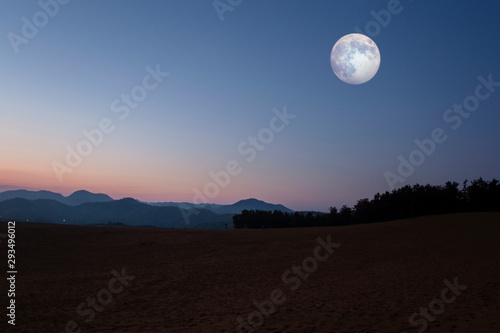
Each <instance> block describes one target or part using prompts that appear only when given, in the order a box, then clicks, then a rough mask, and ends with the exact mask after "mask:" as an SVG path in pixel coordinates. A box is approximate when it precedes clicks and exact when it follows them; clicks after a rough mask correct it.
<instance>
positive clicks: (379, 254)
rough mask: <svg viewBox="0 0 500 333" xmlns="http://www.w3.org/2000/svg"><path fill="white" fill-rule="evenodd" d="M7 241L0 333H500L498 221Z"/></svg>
mask: <svg viewBox="0 0 500 333" xmlns="http://www.w3.org/2000/svg"><path fill="white" fill-rule="evenodd" d="M0 227H1V229H0V232H3V233H5V230H6V224H5V223H2V224H1V225H0ZM329 235H330V241H329V240H328V238H329ZM318 237H320V238H321V239H322V241H320V242H318V240H317V238H318ZM1 240H2V244H0V247H1V249H2V252H1V257H2V261H6V257H7V251H6V247H5V244H6V243H5V239H1ZM16 241H17V243H16V246H17V247H16V251H17V253H16V256H17V257H16V264H17V270H18V274H17V280H16V326H15V328H14V327H12V326H10V325H7V323H6V318H7V319H8V317H6V315H5V313H2V315H1V316H0V331H1V332H34V333H45V332H57V333H61V332H252V331H258V332H339V333H340V332H384V333H387V332H402V331H405V330H406V331H407V332H408V333H409V332H417V331H418V330H420V331H424V330H425V331H427V332H479V333H482V332H496V333H497V332H500V319H499V318H500V317H499V316H498V314H499V313H500V213H479V214H461V215H458V214H456V215H446V216H433V217H424V218H417V219H410V220H404V221H395V222H389V223H378V224H370V225H358V226H352V227H336V228H306V229H273V230H221V231H191V230H165V229H163V230H162V229H132V228H108V227H75V226H59V225H48V224H31V223H17V225H16ZM329 242H330V245H328V244H327V243H329ZM331 243H335V244H340V246H338V245H335V244H333V245H332V244H331ZM321 244H322V245H321ZM330 252H331V253H330ZM294 265H295V268H294ZM3 267H5V265H4V266H3ZM5 271H6V270H4V272H5ZM445 280H447V282H445ZM453 285H455V286H453ZM0 287H1V295H2V298H1V300H2V304H1V307H2V309H3V310H2V312H6V306H7V303H6V299H7V297H6V291H7V289H8V286H7V284H6V283H5V279H2V282H1V283H0ZM255 304H257V305H255ZM429 307H430V308H431V309H430V310H427V309H426V308H429ZM258 308H260V310H259V309H258ZM77 311H78V312H77ZM414 313H416V314H414ZM412 314H413V315H412ZM410 317H411V318H412V320H413V323H414V326H412V325H410V323H409V321H408V320H409V319H410ZM249 321H250V322H249Z"/></svg>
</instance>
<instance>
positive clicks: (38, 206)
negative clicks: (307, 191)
mask: <svg viewBox="0 0 500 333" xmlns="http://www.w3.org/2000/svg"><path fill="white" fill-rule="evenodd" d="M245 209H246V210H270V211H274V210H280V211H283V212H292V210H290V209H288V208H287V207H285V206H283V205H274V204H270V203H267V202H264V201H261V200H257V199H247V200H241V201H238V202H236V203H234V204H232V205H217V204H191V203H175V202H157V203H147V202H140V201H138V200H136V199H133V198H124V199H120V200H114V199H113V198H111V197H110V196H108V195H106V194H102V193H97V194H96V193H91V192H88V191H84V190H80V191H76V192H74V193H72V194H71V195H69V196H67V197H65V196H63V195H62V194H59V193H55V192H50V191H28V190H12V191H5V192H0V218H1V219H9V220H19V221H33V222H46V223H64V224H84V225H90V224H93V225H102V224H106V225H108V224H111V225H128V226H153V227H164V228H197V229H224V228H226V227H228V228H232V216H233V215H234V214H239V213H241V212H242V211H243V210H245Z"/></svg>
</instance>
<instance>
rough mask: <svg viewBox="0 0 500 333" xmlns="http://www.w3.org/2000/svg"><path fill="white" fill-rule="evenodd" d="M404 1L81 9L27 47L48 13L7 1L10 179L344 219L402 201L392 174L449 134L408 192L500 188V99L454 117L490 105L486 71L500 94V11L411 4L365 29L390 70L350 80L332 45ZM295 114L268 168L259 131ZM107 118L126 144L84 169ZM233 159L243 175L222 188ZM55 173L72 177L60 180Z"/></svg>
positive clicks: (2, 8) (112, 139) (2, 177)
mask: <svg viewBox="0 0 500 333" xmlns="http://www.w3.org/2000/svg"><path fill="white" fill-rule="evenodd" d="M50 2H51V1H43V0H42V3H50ZM223 2H226V1H223ZM393 3H394V2H393V1H366V2H362V1H315V2H311V1H272V2H270V1H263V0H262V1H255V0H253V1H249V0H248V1H247V0H243V1H242V2H241V4H240V5H238V6H236V7H234V8H232V9H233V10H232V11H227V12H225V13H224V14H223V16H224V20H223V21H221V20H220V18H219V16H218V14H217V12H216V10H215V8H214V6H213V3H212V1H117V0H115V1H93V0H91V1H79V0H72V1H70V2H69V3H67V4H65V5H60V6H59V7H60V8H59V11H58V12H57V13H56V14H55V15H54V16H53V17H49V19H48V22H47V24H46V25H45V24H43V23H44V22H43V15H42V16H40V15H39V17H38V18H36V19H41V20H42V21H40V22H41V23H42V24H41V25H42V26H41V27H39V28H38V32H37V33H36V34H35V36H31V37H30V38H26V40H27V43H23V44H19V45H18V52H17V53H16V52H15V48H16V47H13V44H12V42H11V41H10V40H9V38H10V39H12V36H13V35H12V34H10V35H9V33H14V34H16V35H17V36H21V37H22V36H23V32H22V27H23V25H24V24H25V21H23V17H26V19H27V20H28V21H30V22H33V20H34V18H33V16H34V15H35V16H36V13H37V12H39V11H40V10H41V7H40V5H39V3H38V2H37V1H22V2H19V1H15V0H5V1H2V3H1V4H0V30H1V33H2V34H3V36H5V37H4V38H3V39H2V42H1V44H0V48H1V57H0V59H1V61H0V73H1V74H2V78H1V80H0V91H1V94H2V96H1V98H0V112H1V114H2V124H1V125H0V126H1V131H0V133H1V134H0V135H1V142H3V144H1V145H0V147H1V152H2V156H3V157H4V159H5V162H4V163H2V165H1V166H0V181H1V183H2V184H3V185H15V186H27V187H34V188H45V189H52V190H58V191H61V192H63V193H69V192H72V191H74V190H77V189H80V188H85V189H88V190H92V191H99V192H106V193H109V194H111V195H112V196H114V197H122V196H133V197H137V198H139V199H143V200H154V201H193V199H194V195H195V193H197V190H199V191H200V192H201V193H205V192H207V191H208V192H207V193H208V194H209V195H206V197H208V199H209V201H212V202H217V203H229V202H234V201H237V200H239V199H242V198H248V197H258V198H260V199H263V200H266V201H270V202H279V203H283V204H285V205H288V206H290V207H291V208H293V209H317V210H327V209H328V207H329V206H332V205H338V206H340V205H342V204H353V203H355V200H356V199H359V198H363V197H371V196H372V195H373V194H375V193H376V192H383V191H386V190H389V189H390V187H389V185H388V183H387V181H386V179H385V177H384V173H386V172H387V171H389V172H392V173H393V174H395V175H398V165H399V164H400V161H399V160H398V157H399V156H400V155H401V156H402V157H403V158H405V159H408V158H409V157H410V154H411V153H412V152H413V151H414V150H415V149H417V148H418V147H417V146H416V144H415V142H414V141H415V140H416V139H418V140H424V139H426V138H430V137H431V132H432V131H433V130H434V129H436V128H441V129H443V132H444V135H447V140H446V141H445V142H443V143H439V144H436V148H435V151H433V152H432V153H431V154H429V155H430V156H425V160H424V161H423V163H421V165H418V166H416V167H415V168H414V169H415V170H414V171H412V172H411V174H410V175H408V176H405V177H402V178H404V182H399V183H397V184H396V185H395V186H396V187H399V186H401V185H404V184H414V183H421V184H426V183H431V184H440V183H443V182H445V181H447V180H456V181H463V180H464V179H466V178H468V179H473V178H477V177H479V176H482V177H484V178H488V179H490V178H493V177H498V170H500V158H499V154H498V144H499V142H500V131H499V130H498V127H499V124H500V114H499V106H500V87H498V88H497V89H498V91H494V92H490V94H489V96H488V97H487V98H484V100H482V101H480V104H479V107H478V109H477V110H476V111H474V112H473V113H472V114H471V115H470V116H469V117H468V118H466V119H463V120H462V123H461V125H460V127H458V128H457V129H453V128H452V125H456V121H451V120H449V121H448V122H446V121H445V120H444V119H443V115H444V114H445V113H446V111H447V109H449V108H453V105H454V104H455V103H457V104H460V103H463V102H464V100H465V99H466V98H468V97H469V96H473V95H474V94H475V91H476V87H477V86H478V84H479V81H478V79H477V77H478V76H483V77H484V78H488V76H489V75H491V77H492V80H493V81H499V82H500V62H499V55H500V39H499V36H500V20H499V19H498V18H499V17H500V2H499V1H476V2H472V1H453V2H451V1H423V0H420V1H418V0H413V1H409V0H406V1H401V2H400V5H399V7H398V8H399V11H400V13H399V14H396V15H392V18H391V21H390V22H389V23H388V24H386V26H385V27H380V31H378V32H377V33H373V32H370V31H368V32H366V33H367V34H368V35H369V36H370V33H371V35H372V36H370V37H372V39H373V40H374V41H375V42H376V43H377V45H378V47H379V49H380V52H381V58H382V62H381V66H380V69H379V72H378V73H377V75H376V76H375V77H374V78H373V79H372V80H371V81H369V82H368V83H366V84H363V85H359V86H352V85H348V84H346V83H344V82H342V81H340V80H339V79H338V78H337V77H336V76H335V75H334V73H333V72H332V70H331V68H330V63H329V55H330V51H331V48H332V46H333V45H334V44H335V42H336V41H337V40H338V39H339V38H341V37H342V36H344V35H346V34H349V33H353V32H355V28H356V27H358V28H360V29H361V30H362V31H365V26H366V24H369V22H371V21H374V18H373V16H372V15H371V12H372V11H375V12H380V11H381V10H386V9H387V8H388V5H389V6H391V4H393ZM47 17H48V16H47ZM372 27H373V24H372ZM9 36H10V37H9ZM158 65H159V68H160V69H161V71H164V72H168V73H169V76H168V77H165V78H164V79H163V81H162V82H161V83H159V84H158V87H156V88H155V89H153V90H152V91H149V92H148V95H147V98H145V99H144V100H143V101H141V102H140V103H138V106H137V107H136V108H133V109H131V110H130V111H131V112H130V114H129V115H128V116H127V117H126V119H120V118H119V117H118V115H119V114H118V113H116V112H113V109H112V107H111V105H112V103H113V102H114V101H115V100H116V99H117V98H118V99H119V98H120V96H121V95H122V94H130V92H131V90H132V89H134V87H136V86H137V85H138V84H141V83H142V82H143V78H144V76H145V75H147V74H148V71H147V69H146V68H147V67H149V68H150V69H155V68H157V66H158ZM483 89H487V88H483ZM481 91H483V92H484V91H486V90H481ZM468 101H469V102H471V101H472V102H474V101H473V100H472V99H469V100H468ZM115 106H116V105H115ZM285 107H286V110H287V112H288V113H289V114H293V115H296V117H295V118H293V119H291V118H290V121H289V123H288V124H286V126H284V129H283V130H282V131H279V132H275V133H273V137H272V139H270V140H269V141H270V142H268V143H266V144H265V145H264V146H265V148H263V149H262V150H258V149H256V148H255V149H254V152H255V156H253V155H254V154H251V153H250V147H251V144H250V141H249V139H248V137H249V136H257V134H258V133H259V132H261V131H262V130H263V129H265V128H268V127H269V126H270V122H271V121H272V119H273V117H275V116H276V113H274V112H273V109H277V110H280V112H281V113H282V112H283V109H284V108H285ZM449 117H451V114H448V118H449ZM105 118H108V119H111V120H112V122H113V126H114V128H113V131H112V133H108V134H105V135H104V136H103V139H102V140H101V141H100V142H99V144H98V145H95V147H93V148H92V152H91V153H90V154H88V156H83V157H82V159H81V161H80V162H79V163H77V165H74V166H68V164H67V163H66V162H65V158H66V156H67V154H68V150H67V147H70V148H71V147H73V148H74V149H77V146H78V144H79V143H80V142H82V140H85V138H86V137H85V136H84V135H83V134H82V131H83V130H88V131H90V130H92V129H93V128H96V127H98V126H99V123H100V121H101V120H102V119H105ZM264 134H265V133H264ZM238 147H240V149H238ZM242 152H246V153H242ZM415 154H417V155H418V153H415ZM415 154H414V156H413V157H415V158H418V157H419V156H417V155H415ZM252 156H253V157H254V158H253V159H252V158H251V157H252ZM249 160H250V161H249ZM229 161H236V162H237V163H238V167H239V169H238V170H239V172H238V174H235V175H230V179H229V183H228V184H227V185H226V183H227V182H226V179H222V178H220V179H219V181H220V182H221V184H223V183H224V184H223V185H218V186H219V188H218V189H215V188H214V187H213V186H212V187H211V186H210V185H208V187H207V184H209V183H211V182H214V180H213V177H211V176H210V174H209V173H210V172H213V174H220V173H219V172H220V171H221V170H224V169H226V167H227V163H228V162H229ZM55 162H56V165H59V166H61V165H66V167H68V168H69V167H71V173H70V172H65V173H61V172H60V174H59V175H60V176H61V177H59V178H58V177H57V172H55V171H54V163H55ZM57 163H59V164H57ZM59 170H61V169H59ZM399 176H401V175H399ZM221 179H222V180H221ZM225 182H226V183H225ZM205 190H207V191H205ZM205 194H206V193H205Z"/></svg>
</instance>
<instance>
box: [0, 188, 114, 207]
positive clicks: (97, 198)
mask: <svg viewBox="0 0 500 333" xmlns="http://www.w3.org/2000/svg"><path fill="white" fill-rule="evenodd" d="M17 198H20V199H27V200H40V199H47V200H55V201H58V202H60V203H63V204H66V205H70V206H77V205H81V204H83V203H88V202H109V201H113V198H111V197H110V196H109V195H107V194H103V193H91V192H89V191H85V190H79V191H76V192H73V193H72V194H70V195H69V196H67V197H65V196H63V195H62V194H60V193H56V192H51V191H45V190H42V191H29V190H10V191H4V192H0V201H4V200H9V199H17Z"/></svg>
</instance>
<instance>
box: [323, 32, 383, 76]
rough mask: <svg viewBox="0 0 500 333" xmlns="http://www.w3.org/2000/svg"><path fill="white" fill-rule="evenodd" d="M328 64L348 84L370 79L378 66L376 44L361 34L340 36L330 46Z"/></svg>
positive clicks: (378, 53) (378, 58)
mask: <svg viewBox="0 0 500 333" xmlns="http://www.w3.org/2000/svg"><path fill="white" fill-rule="evenodd" d="M330 65H331V66H332V70H333V72H334V73H335V75H337V77H338V78H339V79H341V80H342V81H344V82H346V83H349V84H362V83H366V82H368V81H370V80H371V79H372V78H373V77H374V76H375V74H377V71H378V68H379V67H380V51H379V50H378V47H377V44H375V42H374V41H373V40H371V39H370V38H369V37H367V36H365V35H362V34H350V35H346V36H344V37H342V38H340V39H339V40H338V41H337V43H335V45H334V46H333V48H332V53H331V54H330Z"/></svg>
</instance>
